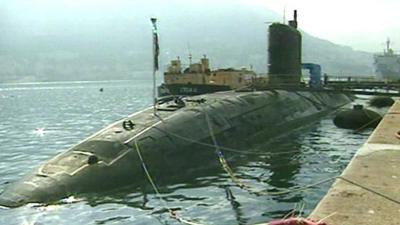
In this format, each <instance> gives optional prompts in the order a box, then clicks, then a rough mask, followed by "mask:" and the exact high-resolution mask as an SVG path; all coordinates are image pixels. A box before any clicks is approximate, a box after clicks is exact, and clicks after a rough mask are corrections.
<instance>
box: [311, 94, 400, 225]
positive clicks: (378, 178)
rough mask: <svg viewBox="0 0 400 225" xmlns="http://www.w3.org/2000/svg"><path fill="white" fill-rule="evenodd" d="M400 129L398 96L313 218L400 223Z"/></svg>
mask: <svg viewBox="0 0 400 225" xmlns="http://www.w3.org/2000/svg"><path fill="white" fill-rule="evenodd" d="M399 130H400V100H397V101H396V103H395V104H394V105H393V106H392V107H391V109H390V110H389V111H388V113H387V114H386V115H385V116H384V118H383V119H382V121H381V123H380V124H379V125H378V127H377V128H376V129H375V131H374V132H373V133H372V134H371V136H370V137H369V139H368V140H367V142H366V143H365V144H364V145H363V146H362V147H361V148H360V149H359V150H358V151H357V153H356V155H355V156H354V158H353V159H352V161H351V162H350V164H349V165H348V166H347V168H346V169H345V170H344V172H343V173H342V175H341V176H340V177H342V178H343V179H342V178H338V179H337V180H336V182H335V183H334V184H333V185H332V187H331V189H330V190H329V192H328V193H327V194H326V196H325V197H324V198H323V199H322V200H321V202H320V203H319V204H318V206H317V207H316V209H315V210H314V211H313V212H312V213H311V215H310V218H313V219H316V220H319V219H323V218H326V217H328V218H326V219H324V222H326V223H327V224H328V225H378V224H379V225H381V224H382V225H400V138H399V137H397V136H396V133H397V132H398V131H399Z"/></svg>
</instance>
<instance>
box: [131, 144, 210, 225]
mask: <svg viewBox="0 0 400 225" xmlns="http://www.w3.org/2000/svg"><path fill="white" fill-rule="evenodd" d="M135 149H136V153H137V155H138V157H139V160H140V162H141V165H142V168H143V170H144V173H145V174H146V177H147V180H148V181H149V182H150V184H151V186H152V188H153V190H154V192H155V193H156V195H157V198H158V199H159V200H160V201H161V202H162V203H163V204H164V207H165V208H166V209H167V210H168V212H169V215H170V217H171V218H173V219H175V220H177V221H178V222H181V223H184V224H188V225H203V224H200V223H195V222H192V221H190V220H186V219H184V218H182V217H180V216H179V215H178V214H177V213H176V211H174V210H172V209H171V208H170V207H169V206H168V204H167V201H166V200H164V198H163V197H162V196H161V194H160V192H159V190H158V188H157V186H156V184H155V182H154V180H153V178H152V176H151V175H150V172H149V170H148V169H147V166H146V163H145V161H144V159H143V157H142V154H141V153H140V149H139V145H138V144H137V141H136V140H135Z"/></svg>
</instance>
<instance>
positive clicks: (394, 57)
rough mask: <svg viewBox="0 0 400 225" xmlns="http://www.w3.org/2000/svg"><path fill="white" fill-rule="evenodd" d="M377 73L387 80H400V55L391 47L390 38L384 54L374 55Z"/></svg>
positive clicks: (379, 76)
mask: <svg viewBox="0 0 400 225" xmlns="http://www.w3.org/2000/svg"><path fill="white" fill-rule="evenodd" d="M374 59H375V62H374V65H375V73H376V75H377V77H378V78H380V79H386V80H396V81H397V80H400V55H399V54H396V53H395V52H394V51H393V49H391V48H390V40H389V39H388V40H387V41H386V49H385V50H384V51H383V54H377V55H375V56H374Z"/></svg>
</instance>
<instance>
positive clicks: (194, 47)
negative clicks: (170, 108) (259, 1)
mask: <svg viewBox="0 0 400 225" xmlns="http://www.w3.org/2000/svg"><path fill="white" fill-rule="evenodd" d="M222 2H223V1H222ZM155 3H157V4H155ZM61 6H62V5H57V4H55V5H51V7H50V6H48V7H47V8H40V9H39V8H26V7H27V6H23V5H18V4H15V5H13V6H9V7H8V8H5V9H3V10H0V12H3V13H2V14H0V19H1V21H2V22H1V23H2V24H1V25H2V27H1V29H2V34H3V35H2V36H1V37H0V81H53V80H96V79H100V80H104V79H135V78H136V77H135V76H138V75H135V73H134V72H135V71H150V70H151V68H152V65H151V63H152V56H151V41H152V40H151V26H150V22H149V18H150V16H151V15H157V17H158V18H159V23H158V25H159V32H160V47H161V55H160V61H161V65H162V66H163V67H162V69H163V68H165V66H166V64H168V62H169V60H170V59H173V58H175V57H176V56H181V58H182V59H183V60H184V61H185V62H184V63H188V60H187V57H188V54H189V51H190V52H191V54H192V55H193V60H196V61H197V60H198V59H199V58H201V57H202V55H203V54H207V55H208V56H209V57H210V60H211V66H212V67H214V68H219V67H242V66H249V65H252V66H253V68H254V69H255V70H256V71H257V72H260V73H265V72H266V70H267V69H266V68H267V25H266V24H265V22H271V21H278V20H279V19H280V17H279V15H277V14H275V13H273V12H272V11H268V10H266V9H263V8H259V7H256V6H254V5H249V4H246V3H242V2H239V1H229V2H227V1H225V2H224V3H213V2H211V1H194V2H192V1H191V2H188V1H179V0H174V1H149V2H147V3H141V4H133V3H125V5H121V6H119V7H113V8H107V7H100V8H91V7H87V8H82V9H80V10H76V9H73V8H71V9H69V8H65V7H61ZM24 7H25V8H24ZM4 12H6V13H4ZM299 20H300V21H299V23H300V28H301V16H300V18H299ZM303 61H304V62H314V63H320V64H321V65H322V67H323V70H324V72H327V73H329V74H346V76H347V75H355V74H371V71H372V68H371V65H372V55H371V54H369V53H364V52H357V51H353V50H352V49H351V48H349V47H343V46H338V45H335V44H332V43H330V42H327V41H324V40H320V39H318V38H314V37H311V36H309V35H307V34H304V35H303Z"/></svg>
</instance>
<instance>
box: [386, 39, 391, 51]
mask: <svg viewBox="0 0 400 225" xmlns="http://www.w3.org/2000/svg"><path fill="white" fill-rule="evenodd" d="M389 52H390V39H389V38H387V40H386V53H389Z"/></svg>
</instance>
